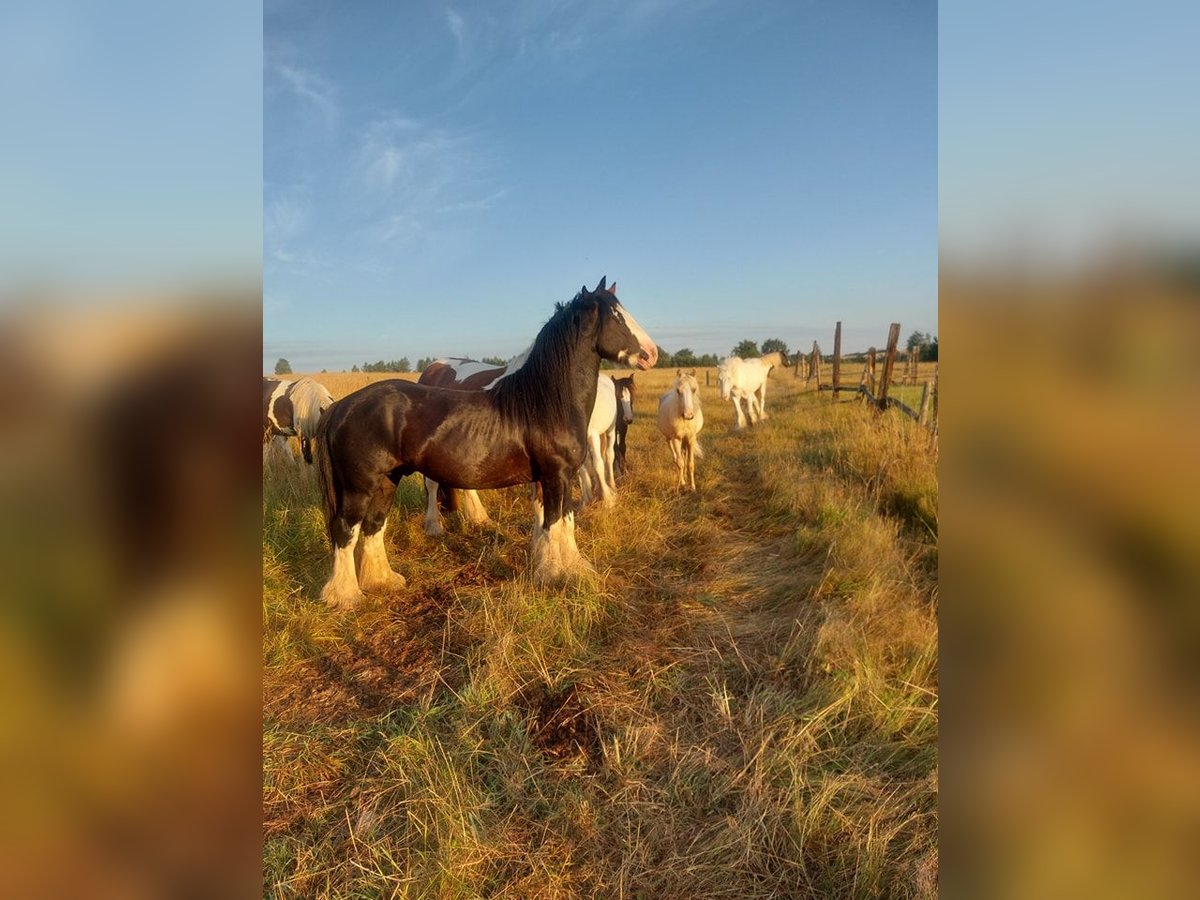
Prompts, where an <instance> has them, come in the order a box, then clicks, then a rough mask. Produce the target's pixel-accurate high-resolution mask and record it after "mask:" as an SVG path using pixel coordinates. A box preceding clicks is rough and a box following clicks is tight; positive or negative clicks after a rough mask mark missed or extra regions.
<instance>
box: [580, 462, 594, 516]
mask: <svg viewBox="0 0 1200 900" xmlns="http://www.w3.org/2000/svg"><path fill="white" fill-rule="evenodd" d="M591 502H592V451H591V448H590V447H589V448H588V451H587V454H586V455H585V456H584V457H583V465H582V466H580V467H579V505H580V506H587V505H588V504H589V503H591Z"/></svg>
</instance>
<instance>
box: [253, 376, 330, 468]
mask: <svg viewBox="0 0 1200 900" xmlns="http://www.w3.org/2000/svg"><path fill="white" fill-rule="evenodd" d="M332 405H333V395H332V394H330V393H329V391H328V390H326V388H325V385H323V384H321V383H319V382H316V381H313V380H312V379H311V378H308V377H304V378H299V379H297V380H296V381H286V380H284V379H281V378H267V377H266V376H263V458H264V459H265V458H266V449H267V442H268V441H286V440H287V439H288V438H289V437H299V438H300V451H301V452H302V453H303V454H304V461H305V462H306V463H310V464H311V463H312V461H313V460H312V439H313V435H315V434H316V432H317V422H318V421H319V420H320V418H321V413H323V412H324V411H325V410H326V409H328V408H329V407H330V406H332ZM290 452H291V450H290V448H289V453H290ZM292 458H293V459H295V457H292Z"/></svg>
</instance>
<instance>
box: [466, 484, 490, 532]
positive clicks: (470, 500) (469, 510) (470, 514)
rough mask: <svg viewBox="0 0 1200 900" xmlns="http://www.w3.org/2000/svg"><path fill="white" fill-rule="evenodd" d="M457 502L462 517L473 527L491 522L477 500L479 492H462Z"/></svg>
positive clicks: (480, 502) (481, 503) (481, 504)
mask: <svg viewBox="0 0 1200 900" xmlns="http://www.w3.org/2000/svg"><path fill="white" fill-rule="evenodd" d="M459 502H460V503H461V507H462V514H463V516H465V517H466V520H467V521H468V522H470V523H472V524H473V525H482V524H484V523H485V522H490V521H491V519H490V518H489V517H488V511H487V510H486V509H484V506H483V502H482V501H481V500H480V499H479V491H462V492H461V493H460V494H459Z"/></svg>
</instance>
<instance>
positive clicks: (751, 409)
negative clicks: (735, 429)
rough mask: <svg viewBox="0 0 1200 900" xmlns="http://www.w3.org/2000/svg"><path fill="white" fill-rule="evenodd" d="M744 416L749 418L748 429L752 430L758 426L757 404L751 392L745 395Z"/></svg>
mask: <svg viewBox="0 0 1200 900" xmlns="http://www.w3.org/2000/svg"><path fill="white" fill-rule="evenodd" d="M746 414H747V415H748V416H749V417H750V427H752V428H753V427H754V426H755V425H757V424H758V403H757V402H756V400H755V397H754V392H753V391H751V392H750V393H748V394H747V395H746Z"/></svg>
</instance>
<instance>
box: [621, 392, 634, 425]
mask: <svg viewBox="0 0 1200 900" xmlns="http://www.w3.org/2000/svg"><path fill="white" fill-rule="evenodd" d="M621 414H622V415H623V416H624V417H625V424H626V425H628V424H629V423H631V422H632V421H633V398H632V397H630V396H629V388H627V387H623V388H621Z"/></svg>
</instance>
